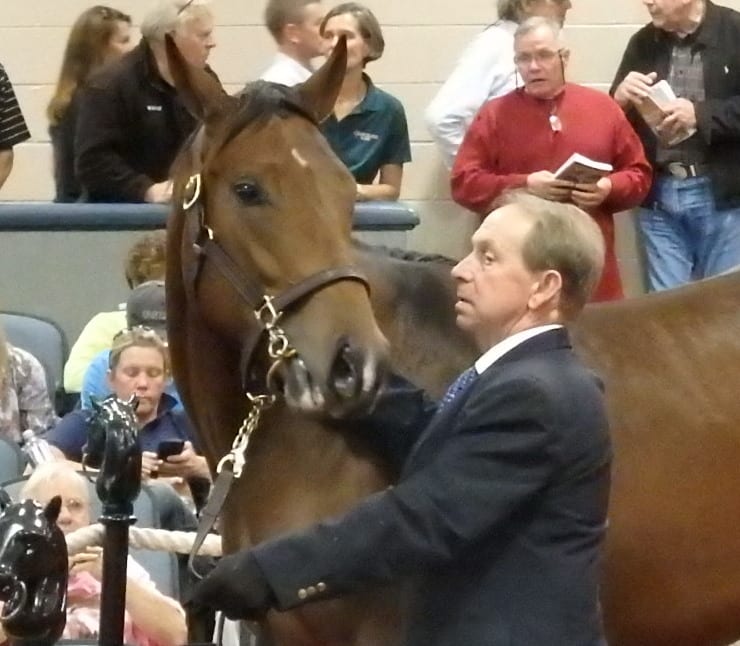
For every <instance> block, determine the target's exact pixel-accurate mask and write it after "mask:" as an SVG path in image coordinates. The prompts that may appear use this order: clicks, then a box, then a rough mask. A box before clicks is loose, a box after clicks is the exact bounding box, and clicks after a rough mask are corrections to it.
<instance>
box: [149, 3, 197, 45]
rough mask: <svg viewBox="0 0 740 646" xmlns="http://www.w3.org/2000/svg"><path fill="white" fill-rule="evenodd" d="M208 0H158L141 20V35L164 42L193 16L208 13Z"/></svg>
mask: <svg viewBox="0 0 740 646" xmlns="http://www.w3.org/2000/svg"><path fill="white" fill-rule="evenodd" d="M209 5H210V2H209V0H160V1H159V3H158V4H157V6H156V7H155V8H154V9H152V10H151V11H150V12H149V13H148V14H146V16H144V19H143V20H142V21H141V35H142V36H143V37H144V38H145V39H146V40H148V41H150V42H151V41H156V42H164V37H165V35H167V34H171V33H172V32H173V31H175V30H177V28H178V27H181V26H182V25H184V24H185V23H187V22H190V21H191V20H193V19H194V18H199V17H201V16H204V15H210V13H211V10H210V7H209Z"/></svg>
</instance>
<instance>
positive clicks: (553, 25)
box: [514, 16, 564, 45]
mask: <svg viewBox="0 0 740 646" xmlns="http://www.w3.org/2000/svg"><path fill="white" fill-rule="evenodd" d="M543 28H544V29H548V30H549V31H550V33H551V34H552V36H553V38H554V39H555V41H556V42H557V43H558V44H559V45H563V44H564V43H563V38H562V33H563V30H562V29H561V27H560V25H559V24H558V23H557V22H556V21H554V20H551V19H550V18H545V17H543V16H532V17H531V18H527V19H526V20H525V21H524V22H523V23H521V24H520V25H519V26H518V27H517V28H516V31H515V32H514V39H515V40H517V39H519V38H523V37H524V36H526V35H527V34H531V33H532V32H533V31H537V30H538V29H543Z"/></svg>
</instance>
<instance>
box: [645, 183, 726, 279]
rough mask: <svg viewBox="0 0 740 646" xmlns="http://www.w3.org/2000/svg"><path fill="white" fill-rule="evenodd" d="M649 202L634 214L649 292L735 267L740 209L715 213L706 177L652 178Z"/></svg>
mask: <svg viewBox="0 0 740 646" xmlns="http://www.w3.org/2000/svg"><path fill="white" fill-rule="evenodd" d="M653 197H654V202H653V205H652V208H641V209H640V210H639V213H638V225H639V229H640V234H641V238H642V243H643V245H644V247H645V254H646V260H647V280H648V288H649V289H650V291H657V290H661V289H669V288H671V287H678V286H679V285H683V284H685V283H688V282H689V281H691V280H696V279H699V278H707V277H708V276H714V275H716V274H720V273H722V272H724V271H727V270H728V269H732V268H733V267H735V266H737V265H738V264H740V207H738V208H731V209H721V210H718V209H717V208H716V205H715V203H714V195H713V193H712V185H711V180H710V179H709V178H708V177H691V178H688V179H677V178H675V177H672V176H664V175H656V178H655V184H654V186H653Z"/></svg>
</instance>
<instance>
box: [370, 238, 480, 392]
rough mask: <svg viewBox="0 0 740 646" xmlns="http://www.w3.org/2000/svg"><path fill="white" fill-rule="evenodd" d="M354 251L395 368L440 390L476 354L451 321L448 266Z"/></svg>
mask: <svg viewBox="0 0 740 646" xmlns="http://www.w3.org/2000/svg"><path fill="white" fill-rule="evenodd" d="M357 254H358V263H359V264H360V266H361V267H362V269H363V270H364V271H365V273H366V275H367V276H368V279H369V281H370V288H371V300H372V305H373V311H374V313H375V316H376V318H377V320H378V324H379V325H380V327H381V329H382V330H383V333H384V334H385V335H386V337H387V338H388V341H389V342H390V345H391V361H392V367H393V369H394V370H395V371H397V372H400V373H401V374H403V375H405V376H407V377H409V378H410V379H411V380H412V381H414V383H416V384H417V385H419V386H422V387H423V388H425V389H426V390H428V391H429V392H430V394H433V395H440V394H441V393H442V392H443V390H444V388H445V386H446V385H447V384H448V383H449V382H450V380H451V378H452V377H454V375H456V374H457V373H459V372H460V371H461V369H462V368H464V367H466V366H468V365H470V363H471V362H472V360H473V358H474V357H475V355H476V351H475V348H474V347H473V345H472V343H471V342H470V340H469V339H468V338H467V336H466V335H465V334H463V333H462V332H461V331H460V330H459V329H458V328H457V326H456V325H455V313H454V302H455V288H454V284H453V281H452V279H451V277H450V265H449V264H448V263H445V262H442V261H435V260H429V261H409V260H399V259H396V258H392V257H390V256H388V255H386V254H385V253H383V252H381V251H373V250H372V249H367V248H364V247H359V248H358V251H357Z"/></svg>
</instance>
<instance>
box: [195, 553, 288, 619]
mask: <svg viewBox="0 0 740 646" xmlns="http://www.w3.org/2000/svg"><path fill="white" fill-rule="evenodd" d="M192 601H193V603H194V604H196V605H199V606H205V607H208V608H214V609H216V610H221V611H223V613H224V614H225V615H226V616H227V617H228V618H229V619H252V620H257V619H260V618H262V617H263V616H264V615H265V613H266V612H267V611H268V610H269V609H270V608H271V607H272V606H274V605H275V603H276V601H277V600H276V599H275V595H274V594H273V593H272V590H271V589H270V586H269V584H268V583H267V580H266V579H265V575H264V574H263V573H262V570H261V569H260V566H259V565H258V564H257V561H256V560H255V558H254V557H253V556H252V553H251V552H250V551H249V550H241V551H239V552H236V553H235V554H229V555H228V556H224V557H223V558H221V560H220V561H219V562H218V563H217V564H216V567H215V568H214V569H213V570H212V571H211V572H210V574H208V576H206V577H205V578H204V579H203V580H202V581H201V582H200V583H199V584H198V585H197V586H196V587H195V590H194V591H193V596H192Z"/></svg>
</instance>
